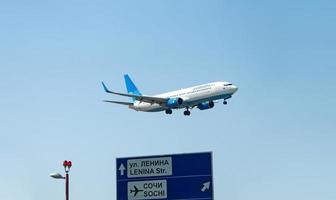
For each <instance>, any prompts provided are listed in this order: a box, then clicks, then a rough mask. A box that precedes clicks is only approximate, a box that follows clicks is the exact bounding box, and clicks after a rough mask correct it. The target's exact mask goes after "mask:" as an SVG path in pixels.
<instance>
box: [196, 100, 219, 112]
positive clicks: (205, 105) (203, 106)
mask: <svg viewBox="0 0 336 200" xmlns="http://www.w3.org/2000/svg"><path fill="white" fill-rule="evenodd" d="M214 106H215V103H214V102H213V101H207V102H203V103H200V104H198V105H197V108H198V109H200V110H206V109H210V108H213V107H214Z"/></svg>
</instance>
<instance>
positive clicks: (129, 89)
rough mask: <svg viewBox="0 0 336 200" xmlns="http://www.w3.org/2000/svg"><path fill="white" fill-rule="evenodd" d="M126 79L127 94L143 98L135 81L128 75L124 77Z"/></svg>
mask: <svg viewBox="0 0 336 200" xmlns="http://www.w3.org/2000/svg"><path fill="white" fill-rule="evenodd" d="M124 78H125V84H126V88H127V93H128V94H134V95H138V96H141V95H142V94H141V92H140V91H139V90H138V88H137V87H136V86H135V85H134V83H133V81H132V80H131V78H130V77H129V76H128V74H125V75H124ZM133 101H135V98H133Z"/></svg>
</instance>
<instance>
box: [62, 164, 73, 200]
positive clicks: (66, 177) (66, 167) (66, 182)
mask: <svg viewBox="0 0 336 200" xmlns="http://www.w3.org/2000/svg"><path fill="white" fill-rule="evenodd" d="M71 166H72V163H71V161H67V160H65V161H64V162H63V167H64V171H65V200H69V171H70V168H71Z"/></svg>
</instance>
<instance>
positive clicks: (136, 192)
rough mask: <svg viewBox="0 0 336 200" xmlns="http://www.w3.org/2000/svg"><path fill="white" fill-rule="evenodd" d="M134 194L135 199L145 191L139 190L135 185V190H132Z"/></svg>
mask: <svg viewBox="0 0 336 200" xmlns="http://www.w3.org/2000/svg"><path fill="white" fill-rule="evenodd" d="M133 192H134V197H135V196H136V195H137V194H138V192H143V190H139V189H138V188H137V187H136V186H135V185H134V190H131V194H132V193H133Z"/></svg>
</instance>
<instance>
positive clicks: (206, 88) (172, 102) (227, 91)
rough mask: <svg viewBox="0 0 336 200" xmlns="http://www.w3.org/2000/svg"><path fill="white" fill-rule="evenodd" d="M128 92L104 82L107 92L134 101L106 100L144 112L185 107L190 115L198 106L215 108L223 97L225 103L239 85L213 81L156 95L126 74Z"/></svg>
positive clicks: (204, 108)
mask: <svg viewBox="0 0 336 200" xmlns="http://www.w3.org/2000/svg"><path fill="white" fill-rule="evenodd" d="M124 79H125V84H126V88H127V93H120V92H114V91H111V90H109V89H108V88H107V86H106V85H105V84H104V82H102V85H103V88H104V90H105V92H107V93H110V94H114V95H120V96H125V97H131V98H132V102H123V101H111V100H104V102H108V103H115V104H121V105H126V106H128V107H129V108H130V109H133V110H136V111H143V112H160V111H165V113H166V114H172V113H173V111H172V110H173V109H185V111H184V115H186V116H189V115H190V110H191V109H193V108H198V109H199V110H207V109H210V108H213V107H214V105H215V102H216V103H217V100H219V99H223V104H225V105H226V104H227V100H228V99H230V98H231V97H232V95H233V94H234V93H235V92H237V90H238V87H237V86H236V85H234V84H232V83H229V82H212V83H206V84H203V85H198V86H194V87H189V88H185V89H180V90H176V91H172V92H168V93H163V94H158V95H154V96H148V95H143V94H141V93H140V91H139V90H138V88H137V87H136V86H135V84H134V83H133V81H132V80H131V78H130V76H129V75H128V74H125V75H124Z"/></svg>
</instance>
